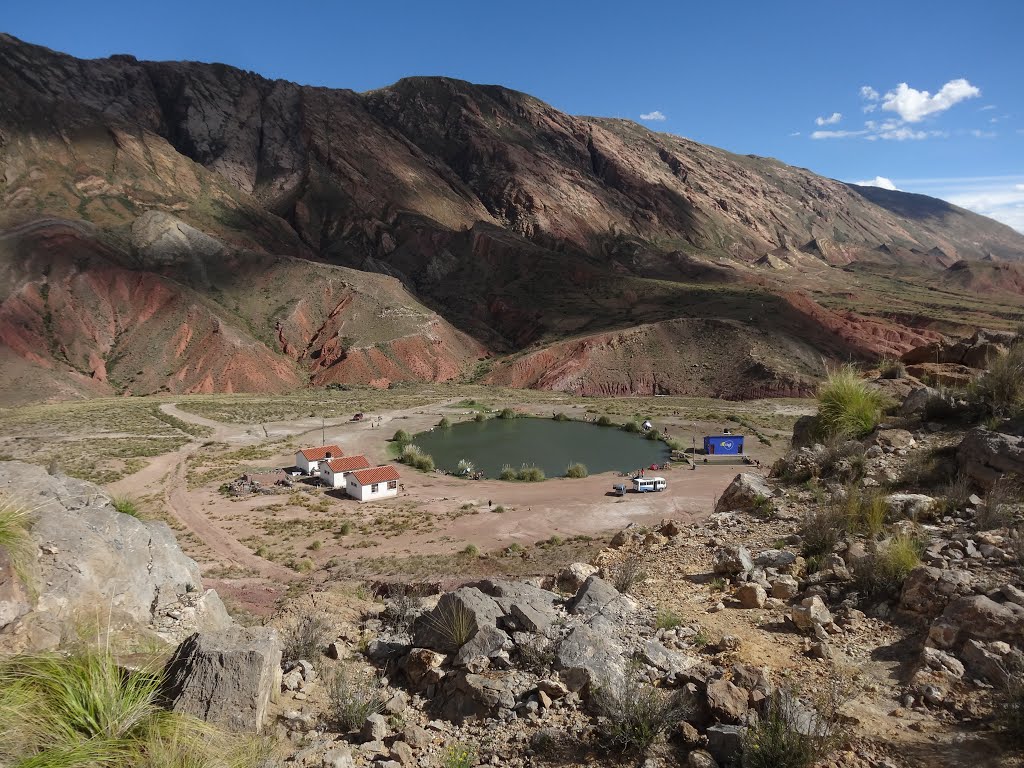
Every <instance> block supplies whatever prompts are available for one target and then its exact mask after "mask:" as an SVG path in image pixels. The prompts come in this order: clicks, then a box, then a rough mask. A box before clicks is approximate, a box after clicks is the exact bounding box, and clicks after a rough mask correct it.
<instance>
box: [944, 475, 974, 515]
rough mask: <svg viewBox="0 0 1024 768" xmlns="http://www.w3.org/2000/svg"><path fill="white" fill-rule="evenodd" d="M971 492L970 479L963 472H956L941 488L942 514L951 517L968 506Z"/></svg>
mask: <svg viewBox="0 0 1024 768" xmlns="http://www.w3.org/2000/svg"><path fill="white" fill-rule="evenodd" d="M971 492H972V490H971V479H970V478H969V477H968V476H967V475H965V474H964V473H963V472H957V474H956V476H955V477H954V478H953V479H952V480H950V481H949V482H947V483H946V484H945V485H944V486H943V487H942V494H941V502H940V507H941V509H942V513H943V514H948V515H951V514H953V513H954V512H956V511H958V510H962V509H964V508H965V507H967V505H968V504H970V498H971Z"/></svg>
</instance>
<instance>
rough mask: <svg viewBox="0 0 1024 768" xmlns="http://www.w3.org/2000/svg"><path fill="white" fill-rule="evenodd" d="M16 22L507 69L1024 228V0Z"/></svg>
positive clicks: (485, 79) (240, 50)
mask: <svg viewBox="0 0 1024 768" xmlns="http://www.w3.org/2000/svg"><path fill="white" fill-rule="evenodd" d="M0 29H2V30H3V31H6V32H10V33H11V34H14V35H16V36H18V37H20V38H22V39H25V40H27V41H29V42H33V43H38V44H42V45H46V46H49V47H51V48H55V49H58V50H62V51H66V52H69V53H72V54H74V55H76V56H83V57H98V56H106V55H109V54H112V53H131V54H134V55H136V56H138V57H139V58H146V59H194V60H199V61H219V62H224V63H226V64H232V65H234V66H238V67H242V68H244V69H251V70H254V71H256V72H260V73H261V74H264V75H266V76H268V77H281V78H286V79H289V80H295V81H298V82H301V83H309V84H314V85H324V86H330V87H339V88H352V89H354V90H360V91H362V90H367V89H371V88H376V87H379V86H383V85H387V84H389V83H392V82H394V81H395V80H397V79H399V78H401V77H404V76H408V75H447V76H451V77H459V78H463V79H466V80H472V81H475V82H479V83H498V84H502V85H506V86H508V87H511V88H516V89H518V90H522V91H526V92H528V93H531V94H533V95H535V96H537V97H539V98H541V99H544V100H545V101H548V102H550V103H551V104H553V105H554V106H556V107H558V108H559V109H562V110H565V111H567V112H571V113H574V114H588V115H603V116H616V117H626V118H631V119H634V120H637V121H638V122H643V123H644V124H645V125H647V126H649V127H650V128H652V129H654V130H660V131H668V132H671V133H676V134H679V135H681V136H686V137H689V138H692V139H695V140H697V141H700V142H704V143H708V144H713V145H716V146H720V147H724V148H725V149H729V150H731V151H734V152H739V153H744V154H746V153H751V154H757V155H767V156H771V157H777V158H779V159H780V160H783V161H784V162H787V163H790V164H793V165H798V166H803V167H805V168H809V169H811V170H813V171H815V172H816V173H820V174H823V175H826V176H831V177H834V178H838V179H842V180H845V181H866V180H876V179H877V180H878V181H877V183H880V184H892V185H894V186H895V187H897V188H899V189H903V190H907V191H912V192H922V193H925V194H931V195H935V196H938V197H944V198H946V199H948V200H951V201H952V202H954V203H957V204H959V205H964V206H965V207H968V208H971V209H973V210H976V211H979V212H981V213H985V214H987V215H991V216H994V217H995V218H999V219H1000V220H1002V221H1005V222H1007V223H1009V224H1011V225H1012V226H1014V227H1016V228H1017V229H1019V230H1021V231H1024V44H1022V40H1021V30H1024V2H1022V1H1021V0H975V2H970V3H968V2H961V1H960V0H957V1H956V2H954V1H953V0H928V1H927V2H924V1H922V0H888V1H887V2H876V0H859V1H858V2H855V3H849V2H841V1H840V0H816V1H815V2H806V1H804V0H800V1H797V0H771V2H765V1H764V0H746V1H744V2H738V1H737V0H733V1H732V2H728V1H727V0H719V2H718V3H716V4H712V3H707V2H694V1H693V0H677V1H676V2H671V1H670V0H648V1H645V0H633V1H632V2H604V0H589V2H576V1H575V0H547V2H536V1H535V0H519V2H515V3H493V2H492V3H487V2H481V1H480V0H477V2H469V1H468V0H433V2H426V1H424V0H419V2H404V1H394V0H393V1H392V2H380V1H378V2H375V3H366V2H363V3H353V2H348V1H347V0H292V1H291V2H288V3H280V2H277V3H270V2H266V1H265V0H249V2H237V1H236V0H206V1H205V2H195V1H194V0H179V2H175V3H172V4H165V3H160V4H157V3H150V2H146V0H132V2H127V1H124V0H93V1H92V2H83V1H82V0H31V1H25V2H15V0H9V1H8V2H7V3H5V4H4V7H2V8H0ZM865 87H866V88H869V89H870V90H862V89H864V88H865ZM641 115H645V116H647V119H642V118H641Z"/></svg>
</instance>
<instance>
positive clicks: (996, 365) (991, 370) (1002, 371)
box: [972, 344, 1024, 417]
mask: <svg viewBox="0 0 1024 768" xmlns="http://www.w3.org/2000/svg"><path fill="white" fill-rule="evenodd" d="M972 389H973V394H974V395H975V396H976V397H977V398H978V399H979V400H980V401H981V402H982V403H983V404H984V405H985V407H987V408H988V409H989V410H990V411H991V412H992V413H993V414H995V415H996V416H1010V417H1012V416H1016V415H1017V414H1019V413H1020V412H1021V411H1022V410H1024V344H1014V345H1013V346H1012V347H1010V350H1009V351H1008V352H1007V353H1006V354H1004V355H999V356H997V357H995V358H993V359H992V360H990V361H989V367H988V371H986V372H985V373H984V374H983V375H982V376H981V378H979V379H978V380H977V381H976V382H975V383H974V386H973V387H972Z"/></svg>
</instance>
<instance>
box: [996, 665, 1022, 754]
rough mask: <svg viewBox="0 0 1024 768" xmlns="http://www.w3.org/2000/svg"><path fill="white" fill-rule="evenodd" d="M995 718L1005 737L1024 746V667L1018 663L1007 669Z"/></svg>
mask: <svg viewBox="0 0 1024 768" xmlns="http://www.w3.org/2000/svg"><path fill="white" fill-rule="evenodd" d="M997 719H998V722H999V725H1000V726H1001V727H1002V730H1003V733H1004V734H1006V737H1007V738H1008V739H1009V740H1010V741H1012V742H1013V743H1014V744H1018V745H1021V746H1024V668H1021V666H1020V665H1019V664H1018V665H1014V666H1012V667H1011V668H1010V669H1008V670H1007V681H1006V685H1005V686H1004V688H1003V691H1002V696H1001V697H1000V702H999V709H998V711H997Z"/></svg>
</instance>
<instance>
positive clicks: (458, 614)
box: [418, 595, 476, 651]
mask: <svg viewBox="0 0 1024 768" xmlns="http://www.w3.org/2000/svg"><path fill="white" fill-rule="evenodd" d="M418 621H424V622H426V623H427V624H428V625H429V626H430V628H431V629H433V630H434V631H435V632H437V634H438V635H440V637H441V641H442V645H443V646H444V650H447V651H457V650H458V649H459V648H461V647H462V646H463V645H465V644H466V643H467V642H468V641H469V639H470V638H471V637H473V635H474V634H475V633H476V617H475V616H474V615H473V613H472V612H471V611H470V610H468V609H467V608H466V607H465V606H463V604H462V603H461V602H458V601H456V600H454V599H450V598H448V596H447V595H445V596H443V597H442V598H441V599H440V600H439V601H438V603H437V607H436V608H435V609H434V610H433V611H431V612H430V613H426V614H424V615H423V616H422V617H421V618H420V619H418Z"/></svg>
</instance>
